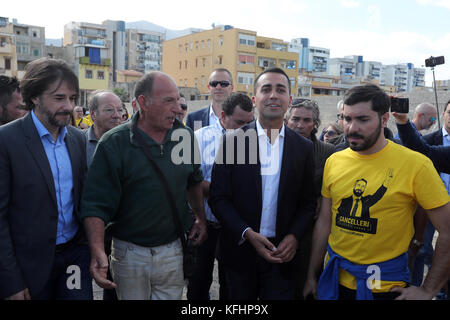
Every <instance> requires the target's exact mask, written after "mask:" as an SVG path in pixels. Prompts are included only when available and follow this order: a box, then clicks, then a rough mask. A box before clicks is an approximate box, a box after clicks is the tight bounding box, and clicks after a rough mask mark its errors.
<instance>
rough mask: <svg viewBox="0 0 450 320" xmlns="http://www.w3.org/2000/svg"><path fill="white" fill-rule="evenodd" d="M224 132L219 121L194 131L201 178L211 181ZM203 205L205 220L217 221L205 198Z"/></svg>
mask: <svg viewBox="0 0 450 320" xmlns="http://www.w3.org/2000/svg"><path fill="white" fill-rule="evenodd" d="M213 114H214V112H213ZM224 133H225V129H224V128H223V127H222V125H221V124H220V121H218V122H217V123H216V124H213V125H209V126H207V127H203V128H201V129H198V130H197V131H195V132H194V134H195V138H196V139H197V143H198V147H199V149H200V154H201V158H202V162H201V165H200V169H201V170H202V173H203V180H206V181H209V182H211V173H212V168H213V165H214V160H215V158H216V153H217V151H218V150H219V147H220V142H221V139H222V136H223V134H224ZM204 205H205V213H206V220H208V221H212V222H217V219H216V217H215V216H214V215H213V213H212V211H211V208H210V207H209V205H208V201H207V199H205V200H204Z"/></svg>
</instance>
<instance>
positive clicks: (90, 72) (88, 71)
mask: <svg viewBox="0 0 450 320" xmlns="http://www.w3.org/2000/svg"><path fill="white" fill-rule="evenodd" d="M84 77H85V78H86V79H92V70H89V69H87V70H86V72H85V74H84Z"/></svg>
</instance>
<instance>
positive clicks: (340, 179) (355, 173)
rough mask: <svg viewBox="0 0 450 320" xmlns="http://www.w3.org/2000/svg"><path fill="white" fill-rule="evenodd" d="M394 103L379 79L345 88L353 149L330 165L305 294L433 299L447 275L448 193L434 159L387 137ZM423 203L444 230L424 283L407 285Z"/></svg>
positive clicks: (333, 158)
mask: <svg viewBox="0 0 450 320" xmlns="http://www.w3.org/2000/svg"><path fill="white" fill-rule="evenodd" d="M389 107H390V100H389V97H388V96H387V95H386V94H385V93H384V92H383V91H382V90H381V89H380V88H378V87H377V86H375V85H364V86H357V87H354V88H352V89H350V90H349V91H348V92H347V93H346V95H345V99H344V132H345V138H346V139H347V141H348V143H349V146H350V148H347V149H346V150H344V151H341V152H338V153H335V154H333V155H332V156H331V157H330V158H329V159H328V161H327V163H326V165H325V169H324V178H323V186H322V196H323V199H322V204H321V211H320V213H319V217H318V220H317V222H316V226H315V229H314V235H313V248H312V254H311V262H310V267H309V271H308V276H307V284H306V286H305V289H304V295H305V297H306V296H307V295H309V294H314V295H315V296H317V297H318V298H319V299H338V298H339V299H355V298H357V299H393V298H397V299H414V298H418V299H431V298H433V297H434V295H435V294H436V293H437V292H438V291H439V289H440V288H441V286H442V285H443V284H444V283H445V281H446V279H447V277H448V272H449V266H450V250H449V246H448V243H449V241H450V205H449V204H448V202H449V196H448V194H447V192H446V189H445V187H444V185H443V183H442V181H441V179H440V178H439V175H438V174H437V172H436V170H435V169H434V167H433V164H432V163H431V161H430V160H429V159H428V158H426V157H425V156H423V155H421V154H419V153H416V152H414V151H411V150H409V149H407V148H405V147H402V146H400V145H397V144H395V143H393V142H392V141H388V140H386V139H385V137H384V134H383V131H384V130H383V128H384V127H385V126H386V124H387V121H388V119H389ZM417 204H420V205H421V206H422V207H423V208H425V209H426V210H427V212H428V216H429V218H430V220H431V222H432V223H433V225H435V226H436V229H438V232H439V238H438V242H437V244H436V253H435V257H434V260H433V268H432V269H431V270H430V272H429V274H428V276H427V278H426V280H425V281H424V283H423V285H422V287H420V288H417V287H408V286H407V281H408V278H409V277H408V269H407V255H406V252H407V250H408V246H409V243H410V241H411V239H412V237H413V235H414V225H413V216H414V212H415V208H416V206H417ZM326 252H327V257H326V262H327V264H326V266H325V269H324V271H323V273H322V275H321V276H320V279H319V283H317V278H318V276H319V272H320V270H321V266H322V264H323V261H324V256H325V253H326Z"/></svg>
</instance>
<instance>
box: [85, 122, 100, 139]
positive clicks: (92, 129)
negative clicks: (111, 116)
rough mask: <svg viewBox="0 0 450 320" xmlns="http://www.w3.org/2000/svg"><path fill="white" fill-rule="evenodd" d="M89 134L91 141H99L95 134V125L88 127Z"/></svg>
mask: <svg viewBox="0 0 450 320" xmlns="http://www.w3.org/2000/svg"><path fill="white" fill-rule="evenodd" d="M87 136H88V140H89V141H97V142H98V139H97V137H96V136H95V131H94V125H92V126H90V127H89V129H87Z"/></svg>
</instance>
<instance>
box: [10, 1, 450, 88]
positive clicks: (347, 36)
mask: <svg viewBox="0 0 450 320" xmlns="http://www.w3.org/2000/svg"><path fill="white" fill-rule="evenodd" d="M1 15H2V16H5V17H8V18H10V21H11V20H12V19H13V18H16V19H17V20H18V22H19V23H23V24H31V25H38V26H44V27H45V32H46V37H47V38H62V37H63V36H64V24H66V23H68V22H70V21H83V22H91V23H101V22H102V21H104V20H107V19H110V20H123V21H126V22H132V21H138V20H147V21H150V22H152V23H155V24H158V25H161V26H163V27H165V28H169V29H174V30H181V29H186V28H190V27H192V28H202V29H210V28H211V25H212V23H215V24H216V25H218V24H228V25H232V26H234V27H236V28H241V29H248V30H252V31H256V32H258V35H261V36H265V37H273V38H278V39H283V40H284V41H290V40H291V39H293V38H309V39H310V45H311V46H318V47H325V48H329V49H330V50H331V53H330V54H331V57H332V58H333V57H343V56H344V55H362V56H363V57H364V60H366V61H380V62H382V63H384V64H394V63H407V62H411V63H413V64H414V66H415V67H422V66H423V65H424V64H425V63H424V60H425V59H426V58H428V57H430V56H431V55H433V56H440V55H444V56H445V58H446V60H447V63H446V64H445V65H442V66H438V67H436V79H438V80H439V79H441V80H447V79H450V0H396V1H393V0H376V1H375V0H365V1H363V0H334V1H325V0H258V1H248V0H226V1H217V0H215V1H214V0H209V1H203V0H202V1H200V0H183V1H169V0H163V1H159V0H157V1H142V0H126V1H111V0H109V1H104V0H72V1H61V0H59V1H55V0H32V1H31V0H30V1H29V0H25V1H8V3H7V5H4V6H3V8H2V11H1ZM431 80H432V73H431V70H430V69H429V68H427V72H426V84H427V85H428V86H431Z"/></svg>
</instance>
